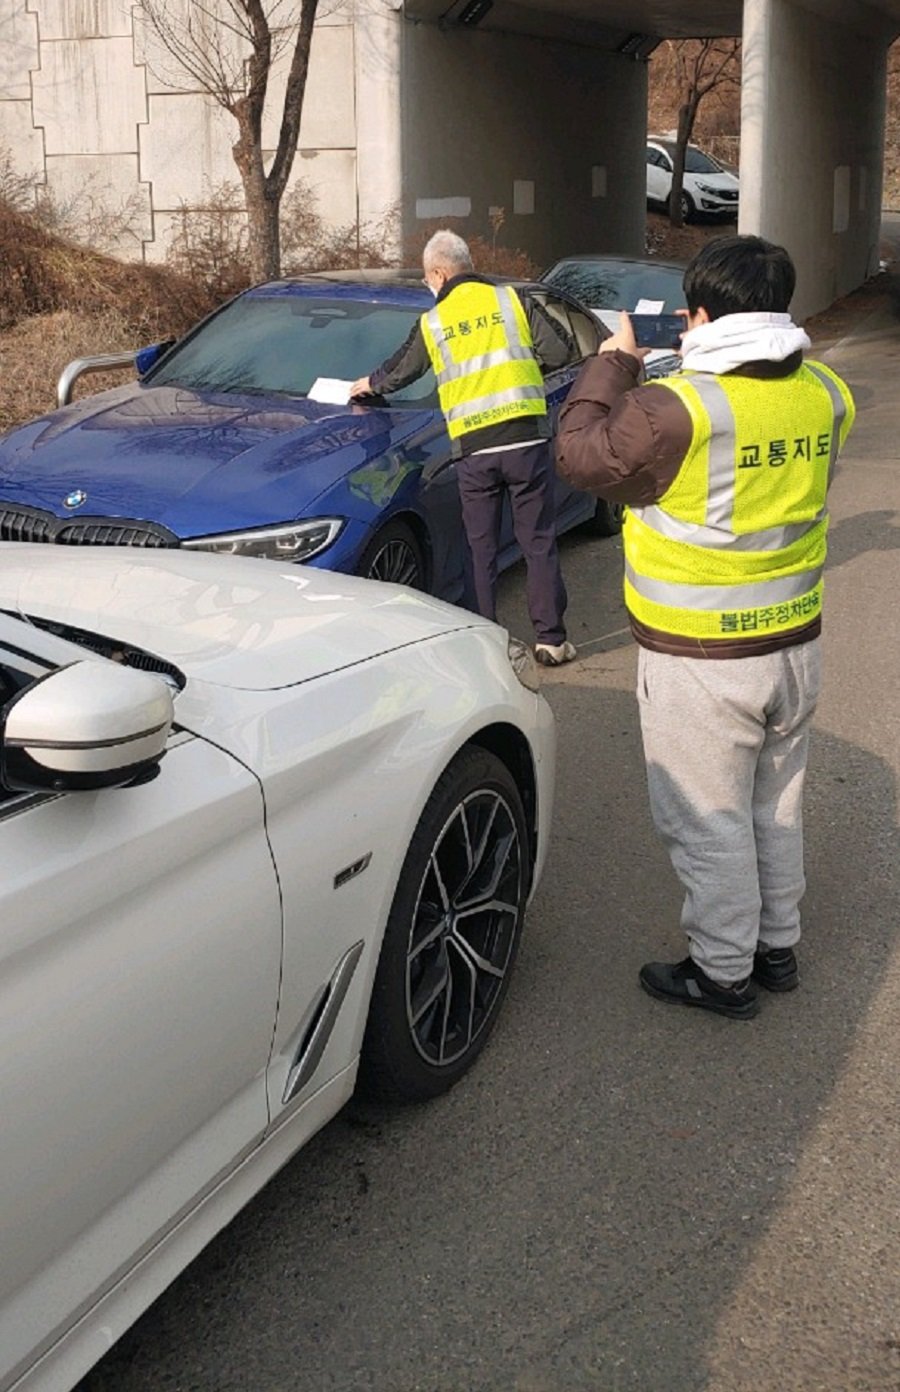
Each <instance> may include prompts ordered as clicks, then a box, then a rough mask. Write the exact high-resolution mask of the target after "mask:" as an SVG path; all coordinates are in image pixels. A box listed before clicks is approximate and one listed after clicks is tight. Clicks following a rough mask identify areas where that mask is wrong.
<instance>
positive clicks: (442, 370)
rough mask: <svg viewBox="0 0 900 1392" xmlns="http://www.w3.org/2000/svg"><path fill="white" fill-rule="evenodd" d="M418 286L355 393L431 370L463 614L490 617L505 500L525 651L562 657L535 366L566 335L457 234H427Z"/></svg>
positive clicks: (546, 362) (561, 347) (552, 358)
mask: <svg viewBox="0 0 900 1392" xmlns="http://www.w3.org/2000/svg"><path fill="white" fill-rule="evenodd" d="M423 265H424V271H425V284H426V285H427V286H428V288H429V289H430V290H431V291H432V293H433V295H434V296H435V300H436V304H435V307H434V309H432V310H430V311H429V312H428V313H426V314H423V315H422V318H421V320H420V321H419V322H418V323H417V324H416V326H415V328H414V329H413V331H412V333H411V334H410V336H409V338H408V339H407V340H406V342H405V343H404V344H403V346H402V347H401V348H399V349H398V350H397V352H396V353H394V354H393V355H392V356H391V357H389V358H388V359H387V361H386V362H384V363H382V364H381V366H380V367H377V368H376V369H375V370H374V371H373V372H372V373H371V375H370V376H369V377H362V378H360V380H359V381H358V382H355V383H354V384H353V388H352V392H351V394H352V395H353V396H354V397H365V396H367V395H373V394H374V395H376V396H388V395H390V393H391V392H395V391H400V390H401V389H402V388H403V387H406V386H408V385H409V383H410V382H414V381H416V380H417V378H419V377H422V376H424V374H425V373H426V372H427V371H428V369H429V368H433V369H434V373H435V376H436V378H437V383H438V396H439V400H440V404H441V410H442V411H443V413H444V419H445V421H446V422H447V430H448V432H449V434H450V439H451V441H452V445H453V455H454V458H455V459H456V460H457V475H458V478H459V492H460V498H461V499H462V516H463V525H464V526H465V529H466V536H467V538H468V542H469V549H470V552H471V560H472V567H471V569H472V573H471V576H470V577H467V591H468V593H467V597H466V603H467V604H468V606H469V608H471V609H474V610H475V611H476V612H477V613H479V614H483V615H484V616H485V618H489V619H493V618H494V617H495V614H496V589H497V556H498V552H499V546H500V518H501V512H502V506H503V495H504V493H508V494H509V500H510V505H511V508H512V518H513V526H514V528H515V533H516V540H517V541H518V543H519V545H520V546H521V548H522V553H523V555H524V557H525V564H526V566H527V569H528V581H527V590H528V611H529V614H530V615H531V622H532V624H533V625H534V630H535V636H536V640H537V641H536V643H535V656H536V657H537V660H538V661H539V662H541V663H543V664H544V665H545V666H551V667H555V666H558V665H559V664H560V663H562V662H570V661H571V660H572V658H573V657H574V656H575V648H574V645H573V644H572V643H570V642H568V641H567V639H566V629H565V624H564V622H563V617H564V615H565V612H566V604H567V602H568V601H567V596H566V588H565V585H564V583H563V578H562V572H561V570H560V565H559V553H558V551H557V547H556V526H555V521H554V508H553V478H554V472H553V462H552V455H551V449H550V427H549V423H548V420H547V403H546V399H545V395H544V377H543V373H544V371H545V370H550V371H552V370H553V369H554V368H557V367H562V366H563V365H564V364H565V363H566V362H569V361H571V359H572V353H573V346H572V344H571V343H570V342H568V341H567V335H566V334H565V331H564V330H563V329H562V328H561V327H557V325H556V324H555V323H554V321H553V320H552V319H551V318H550V317H549V315H547V314H546V313H545V312H544V311H543V310H542V309H541V308H540V306H538V305H536V304H530V305H529V306H528V308H527V309H526V308H525V306H524V305H523V303H522V300H521V299H520V298H519V296H518V295H517V294H516V292H515V290H513V289H512V288H511V287H510V286H506V285H496V284H494V283H493V281H491V280H488V279H487V278H486V277H485V276H480V275H476V273H475V271H474V270H473V268H472V258H471V256H470V254H469V248H468V246H467V245H466V243H465V242H464V241H463V239H462V237H459V236H457V235H456V233H455V232H436V233H435V235H434V236H433V237H432V238H431V240H430V242H429V243H428V245H427V246H426V248H425V252H424V257H423Z"/></svg>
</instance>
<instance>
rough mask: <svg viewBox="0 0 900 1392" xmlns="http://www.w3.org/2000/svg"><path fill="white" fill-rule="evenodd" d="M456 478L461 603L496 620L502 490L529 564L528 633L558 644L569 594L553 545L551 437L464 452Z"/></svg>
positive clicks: (554, 527) (553, 512) (541, 641)
mask: <svg viewBox="0 0 900 1392" xmlns="http://www.w3.org/2000/svg"><path fill="white" fill-rule="evenodd" d="M457 477H458V479H459V494H460V498H461V499H462V517H463V525H464V526H465V529H466V537H467V538H468V542H469V551H470V558H471V572H470V574H468V575H467V577H466V580H467V583H466V599H465V603H466V606H467V608H469V609H473V610H474V611H475V612H476V613H477V614H483V615H484V617H485V618H486V619H493V618H496V594H497V556H498V553H499V550H500V520H501V517H502V512H503V495H504V493H508V494H509V501H510V506H511V509H512V520H513V528H514V530H515V534H516V540H517V541H518V543H519V545H520V547H521V548H522V554H523V555H524V557H525V564H526V566H527V570H528V576H527V596H528V612H529V614H530V616H531V622H532V624H533V626H534V632H535V637H536V639H537V641H538V642H539V643H551V644H553V645H554V646H555V645H556V644H558V643H562V642H564V641H565V637H566V629H565V624H564V623H563V616H564V614H565V612H566V605H567V603H568V596H567V595H566V587H565V584H564V583H563V578H562V571H561V569H560V564H559V552H558V550H557V546H556V518H555V509H554V505H553V478H554V475H553V463H552V454H551V446H550V441H549V440H547V441H543V440H542V441H540V442H539V443H537V444H532V445H523V446H521V447H517V448H515V449H509V450H493V451H491V452H489V453H487V454H469V455H463V457H462V458H461V459H460V460H458V461H457Z"/></svg>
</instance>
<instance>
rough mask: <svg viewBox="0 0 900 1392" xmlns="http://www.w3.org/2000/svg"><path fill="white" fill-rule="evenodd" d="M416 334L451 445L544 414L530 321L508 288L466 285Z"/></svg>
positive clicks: (424, 320) (541, 381) (476, 283)
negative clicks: (493, 427)
mask: <svg viewBox="0 0 900 1392" xmlns="http://www.w3.org/2000/svg"><path fill="white" fill-rule="evenodd" d="M422 333H423V335H424V338H425V345H426V347H427V349H428V356H429V357H430V358H431V365H432V367H433V368H434V372H435V376H436V377H437V383H438V397H439V400H440V403H441V410H442V411H443V413H444V419H445V420H446V422H447V429H448V431H449V433H450V438H451V440H456V439H458V438H459V437H460V435H465V434H467V433H468V432H469V431H471V430H482V429H484V427H485V426H488V425H499V424H501V423H502V422H503V421H508V420H515V419H516V418H517V417H519V416H545V415H546V414H547V402H546V400H545V397H544V378H543V375H542V373H541V369H540V365H539V363H538V361H537V358H536V357H535V355H534V349H533V340H532V337H531V329H530V328H529V326H528V318H527V316H526V314H525V310H524V308H523V307H522V301H521V300H520V299H519V297H518V295H517V294H516V292H515V291H514V290H512V289H510V288H509V286H506V285H485V284H482V283H481V282H480V281H464V282H463V283H462V284H461V285H458V286H457V287H456V289H455V290H452V291H451V292H450V294H449V295H447V296H446V298H445V299H443V300H441V302H440V304H437V305H435V307H434V309H432V310H430V311H429V312H428V313H427V314H423V315H422Z"/></svg>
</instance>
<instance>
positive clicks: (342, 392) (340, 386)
mask: <svg viewBox="0 0 900 1392" xmlns="http://www.w3.org/2000/svg"><path fill="white" fill-rule="evenodd" d="M352 386H353V383H352V382H345V381H343V379H342V378H340V377H317V378H316V380H315V381H314V382H313V384H312V386H311V387H310V389H309V391H308V392H307V393H306V395H307V397H308V398H309V400H310V401H323V402H325V404H326V405H328V406H348V405H349V404H350V388H351V387H352Z"/></svg>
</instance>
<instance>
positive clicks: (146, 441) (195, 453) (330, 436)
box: [0, 273, 621, 600]
mask: <svg viewBox="0 0 900 1392" xmlns="http://www.w3.org/2000/svg"><path fill="white" fill-rule="evenodd" d="M517 289H519V291H520V293H521V294H523V295H526V296H531V297H533V298H534V299H535V300H536V302H537V303H538V304H539V305H541V307H542V308H543V309H544V311H545V313H547V314H549V315H550V316H551V317H553V318H554V319H556V320H557V321H558V322H559V323H560V324H561V325H562V326H563V327H564V328H565V329H566V331H567V334H568V337H569V340H570V341H571V343H572V344H573V345H574V346H573V350H572V353H571V359H572V360H571V362H568V363H567V364H565V366H563V367H562V368H561V369H560V370H558V371H556V372H554V373H552V374H551V375H549V376H548V378H547V394H548V402H549V405H550V411H551V418H555V416H556V413H557V411H558V409H559V406H560V404H561V403H562V401H563V400H564V398H565V395H566V392H567V391H568V389H569V386H570V385H571V382H572V380H573V378H574V376H575V374H576V373H577V371H578V368H579V366H580V363H581V361H582V360H583V359H584V358H585V357H587V356H588V355H589V354H592V353H594V352H596V350H597V347H598V344H599V341H600V338H601V337H602V336H604V335H605V330H604V329H603V328H602V326H599V325H598V324H597V321H596V319H595V318H594V317H593V316H592V315H591V313H590V312H589V311H588V310H586V309H585V308H584V307H583V306H582V305H581V304H580V303H579V302H578V301H577V300H576V299H574V298H573V297H572V296H571V295H569V294H568V293H567V292H566V291H564V290H560V289H558V288H556V287H554V286H549V285H519V286H517ZM432 304H433V300H432V298H431V296H430V295H429V294H428V291H427V290H426V289H424V288H423V287H422V286H421V284H419V283H416V282H415V281H413V279H412V278H411V277H401V276H398V275H397V274H395V273H394V274H391V273H387V274H383V275H382V276H378V274H377V273H361V274H360V275H357V276H347V275H345V276H341V275H335V276H318V277H309V278H306V279H304V280H290V281H278V282H272V283H270V284H265V285H259V286H256V287H254V288H253V289H251V290H248V291H246V292H245V293H244V294H242V295H238V296H237V298H235V299H233V300H231V301H230V302H229V303H228V304H226V305H225V306H223V307H222V308H221V309H219V310H218V311H216V313H214V314H213V315H211V316H210V317H209V318H208V319H206V320H204V321H203V322H202V323H201V324H199V325H198V326H197V327H196V328H195V329H193V330H192V331H191V332H190V333H188V334H187V335H186V336H185V337H184V338H183V339H181V340H180V341H179V342H177V343H175V344H171V345H158V346H157V347H155V348H153V349H145V350H143V351H142V352H141V353H139V354H138V355H137V358H136V365H137V368H138V371H139V372H140V373H141V375H140V376H139V378H138V380H137V381H135V382H131V383H129V384H128V385H126V386H123V387H119V388H115V389H113V390H112V391H105V392H101V393H99V394H97V395H94V396H89V397H85V398H83V399H82V400H80V401H78V402H77V403H75V404H72V405H67V406H63V407H62V408H61V409H59V410H57V411H54V412H53V413H51V414H49V415H47V416H44V417H42V418H40V419H38V420H35V421H32V422H30V423H29V424H28V425H25V426H22V427H21V428H19V429H17V430H14V431H12V432H11V433H10V434H8V435H7V436H6V437H5V438H4V439H2V440H0V540H4V541H32V542H33V541H43V542H49V543H59V544H64V545H118V546H121V545H133V546H143V547H177V546H183V547H192V548H198V549H200V550H206V551H217V552H228V553H231V554H235V555H243V556H256V557H268V558H271V559H275V560H280V561H298V562H304V563H307V564H310V565H313V566H320V567H323V568H326V569H331V570H338V571H344V572H347V573H351V574H356V575H365V576H371V577H373V578H376V579H381V580H391V581H395V582H398V583H402V584H407V585H412V586H415V587H417V588H421V589H426V590H429V591H431V592H432V593H433V594H435V595H439V596H440V597H442V598H444V599H449V600H458V599H459V598H460V596H461V594H462V590H463V560H464V537H463V528H462V522H461V518H460V503H459V492H458V488H457V481H456V468H455V464H454V461H453V459H452V456H451V449H450V440H449V438H448V436H447V433H446V430H445V428H444V422H443V419H442V416H441V414H440V411H439V410H438V406H437V389H436V384H435V381H434V377H433V375H432V374H431V373H429V374H428V375H427V376H426V377H424V378H422V379H421V380H419V381H418V382H416V383H414V384H413V385H412V386H410V387H407V388H406V389H405V390H403V391H401V392H398V393H396V394H395V395H393V396H392V397H391V398H390V400H384V399H382V400H378V399H376V400H374V401H370V402H367V403H366V404H359V403H350V404H336V401H337V400H338V399H339V396H340V390H339V389H340V386H341V384H342V383H343V384H346V383H348V382H352V381H354V380H355V379H356V378H358V377H360V376H363V375H365V374H367V373H368V372H370V371H371V369H372V368H374V367H375V366H377V365H378V364H379V363H380V362H381V361H382V360H383V359H384V358H386V357H387V356H388V355H389V354H390V353H391V352H393V351H394V350H395V349H396V348H397V347H398V346H399V345H400V344H401V343H402V342H403V340H404V339H405V338H406V336H407V334H408V333H409V332H410V330H411V328H412V327H413V324H414V322H415V320H416V319H417V318H418V317H419V316H420V315H421V314H422V312H423V311H424V310H426V309H427V308H429V307H430V306H431V305H432ZM336 389H338V390H337V392H336ZM556 503H557V518H558V529H559V531H560V532H563V531H566V530H568V529H569V528H571V527H574V526H577V525H579V524H581V523H585V522H587V523H590V524H592V525H593V526H594V528H595V529H596V530H597V531H598V532H600V533H601V534H610V533H612V532H615V531H617V530H618V529H619V527H620V525H621V518H620V515H619V512H618V510H617V509H616V508H615V507H613V506H611V505H609V504H606V503H602V502H599V503H598V501H597V500H596V499H595V498H592V497H589V496H588V495H586V494H584V493H576V492H573V491H572V490H571V489H569V488H567V487H566V485H565V484H563V483H562V482H561V481H559V482H558V483H557V497H556ZM502 543H503V549H502V556H501V564H502V565H509V564H511V563H512V562H514V561H515V560H517V559H518V557H519V554H520V553H519V550H518V548H517V546H516V543H515V539H514V536H513V532H512V526H511V522H510V518H509V516H508V515H507V516H506V517H505V518H504V534H503V538H502Z"/></svg>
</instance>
